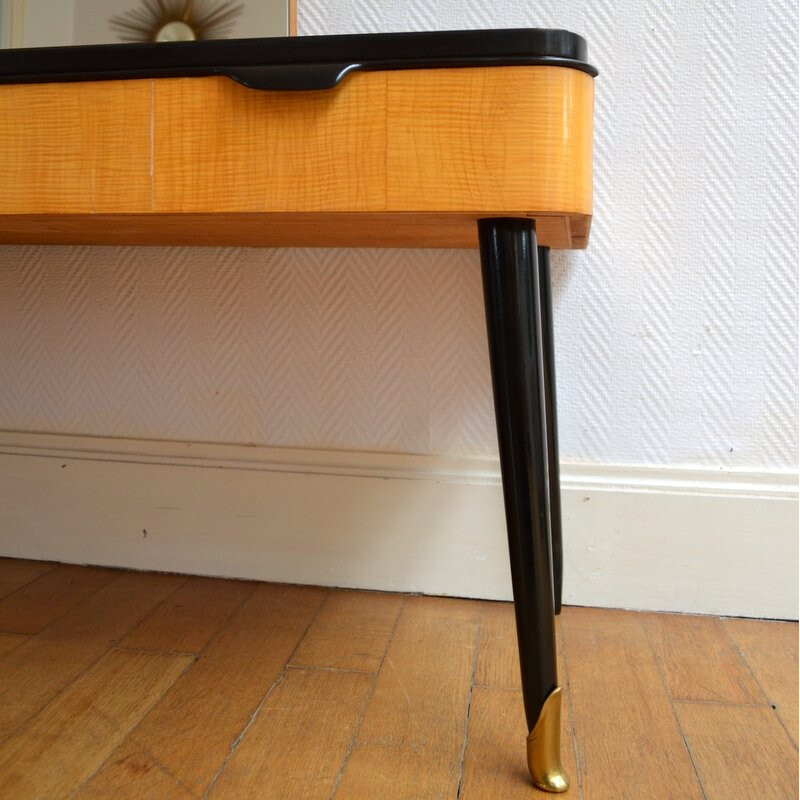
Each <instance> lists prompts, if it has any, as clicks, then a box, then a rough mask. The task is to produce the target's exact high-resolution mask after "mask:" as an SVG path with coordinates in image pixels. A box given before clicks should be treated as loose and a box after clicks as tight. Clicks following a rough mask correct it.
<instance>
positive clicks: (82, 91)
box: [0, 66, 593, 247]
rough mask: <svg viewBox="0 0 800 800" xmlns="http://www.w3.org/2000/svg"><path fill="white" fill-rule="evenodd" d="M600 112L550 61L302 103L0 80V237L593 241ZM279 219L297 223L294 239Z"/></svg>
mask: <svg viewBox="0 0 800 800" xmlns="http://www.w3.org/2000/svg"><path fill="white" fill-rule="evenodd" d="M592 104H593V81H592V78H591V76H589V75H587V74H585V73H583V72H580V71H578V70H574V69H570V68H566V67H542V66H527V67H526V66H517V67H492V68H486V67H483V68H472V67H466V68H457V69H456V68H442V69H428V70H396V71H387V72H363V73H355V74H352V75H349V76H347V77H346V78H345V79H344V80H343V81H342V83H341V84H340V85H339V86H338V87H336V88H335V89H331V90H325V91H309V92H277V91H256V90H252V89H247V88H245V87H243V86H241V85H239V84H237V83H235V82H234V81H232V80H230V79H228V78H223V77H207V78H162V79H158V80H124V81H105V82H103V81H99V82H87V83H77V84H42V85H16V86H3V87H0V184H2V185H4V186H10V187H11V189H10V190H9V191H7V192H4V194H3V196H2V197H1V198H0V242H9V243H11V242H15V243H22V242H48V243H53V242H65V243H77V242H79V241H83V242H86V241H90V242H91V241H98V242H104V243H112V244H122V243H134V241H132V240H131V235H132V233H133V231H132V229H131V226H133V228H135V229H137V230H138V238H137V239H135V243H138V244H142V243H146V244H157V243H163V244H181V243H184V244H185V243H187V242H186V241H185V237H186V235H187V234H188V235H190V236H191V234H192V227H191V226H192V225H193V227H194V232H195V233H199V232H201V231H202V230H203V229H207V230H206V232H205V235H204V240H203V241H202V242H199V243H204V244H234V243H236V244H245V245H281V244H283V245H286V244H292V245H328V246H369V245H378V246H380V245H383V246H411V245H416V246H455V245H458V246H474V245H475V234H474V227H475V225H474V223H475V219H477V218H478V217H481V216H494V215H499V214H504V215H511V216H525V215H528V216H535V217H536V218H537V219H541V220H542V225H543V226H544V228H545V229H546V230H543V231H542V234H543V236H542V237H541V240H542V242H543V243H544V244H549V245H551V246H558V247H583V246H585V244H586V236H587V234H588V227H589V222H590V215H591V159H592ZM329 213H334V214H339V215H341V214H345V215H348V216H346V217H338V218H337V219H336V220H335V221H334V222H333V223H330V222H326V221H325V216H326V215H327V214H329ZM384 213H388V214H390V215H392V216H393V217H394V219H389V220H385V221H382V220H381V215H382V214H384ZM162 214H166V215H172V216H173V217H175V216H177V217H180V216H181V215H191V216H192V220H191V222H190V223H189V226H190V227H187V226H186V225H185V224H182V223H181V222H179V221H177V220H176V219H174V218H173V219H172V220H168V219H164V218H162V217H161V215H162ZM271 214H290V215H294V216H296V217H297V218H298V222H297V223H296V224H295V225H294V226H293V227H291V230H290V234H291V235H289V234H286V233H283V234H282V233H281V229H283V228H284V227H286V226H287V225H289V226H291V223H290V222H289V221H287V220H285V219H283V220H280V219H274V220H271V219H270V218H269V215H271ZM362 214H364V215H368V216H366V217H363V218H362V217H361V215H362ZM3 215H5V216H3ZM238 215H256V223H257V227H256V230H255V232H254V231H253V230H249V229H248V224H249V223H248V221H247V220H244V223H243V221H242V219H241V218H240V217H239V216H238ZM350 215H352V216H350ZM397 215H405V221H404V222H402V225H403V226H404V228H405V232H404V233H403V235H401V236H395V235H394V234H393V229H394V228H395V227H396V225H397V222H398V221H399V217H398V216H397ZM428 215H438V216H444V217H450V216H451V215H452V217H453V218H454V223H453V224H452V225H451V224H450V223H449V222H448V220H447V219H445V220H442V219H440V218H437V219H434V220H429V219H428ZM61 217H64V218H65V219H67V221H66V222H64V224H63V225H62V224H61V223H60V222H59V219H60V218H61ZM126 217H128V218H130V220H132V221H131V222H130V223H128V224H126V222H125V218H126ZM215 217H216V218H217V220H218V223H219V224H217V225H216V226H215V225H214V224H213V223H211V222H210V220H211V219H213V218H215ZM554 220H555V221H554ZM273 223H274V224H273ZM175 224H177V225H178V226H179V227H180V229H181V232H178V233H175V232H174V230H173V226H174V225H175ZM242 224H244V228H245V230H241V227H242ZM83 225H86V226H87V228H86V231H85V232H83V234H82V233H81V231H82V226H83ZM120 225H121V226H122V230H120V231H118V230H117V228H118V227H119V226H120ZM259 225H260V226H261V227H265V228H266V229H267V233H265V234H262V235H261V236H260V237H259V236H258V233H257V230H258V226H259ZM373 226H375V227H377V232H374V233H373V232H371V231H370V229H371V228H372V227H373ZM65 227H66V229H65ZM440 228H441V231H442V233H441V235H440V233H439V230H440ZM199 235H200V236H201V237H202V236H203V234H202V233H199ZM232 236H233V237H234V241H231V240H230V239H231V237H232ZM88 237H96V239H95V238H88ZM209 237H211V241H208V239H209ZM237 237H239V238H237ZM281 237H282V238H281Z"/></svg>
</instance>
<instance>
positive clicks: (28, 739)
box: [0, 650, 192, 800]
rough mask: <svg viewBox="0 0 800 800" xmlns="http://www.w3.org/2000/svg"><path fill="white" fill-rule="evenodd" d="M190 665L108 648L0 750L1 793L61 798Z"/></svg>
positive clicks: (162, 656) (170, 658)
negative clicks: (86, 670) (105, 652)
mask: <svg viewBox="0 0 800 800" xmlns="http://www.w3.org/2000/svg"><path fill="white" fill-rule="evenodd" d="M191 660H192V659H191V656H186V655H165V654H162V653H131V652H124V651H119V650H112V651H111V652H110V653H108V654H107V655H106V656H104V657H103V658H102V659H100V661H98V662H97V663H96V664H95V665H94V666H93V667H92V668H91V669H90V670H89V671H88V672H87V673H86V674H84V675H82V676H81V677H80V678H79V679H78V680H77V681H75V683H74V684H72V686H70V687H69V688H68V689H66V690H65V691H64V692H62V694H61V695H59V697H58V698H57V699H55V700H54V701H53V702H52V703H50V704H49V705H48V706H47V707H46V708H45V709H43V710H42V711H41V712H40V713H39V714H37V715H36V716H35V717H34V718H33V719H32V720H30V722H28V723H26V724H25V725H24V726H23V727H22V728H21V729H20V730H19V731H17V732H16V733H15V734H14V735H13V736H12V737H10V738H9V739H8V740H7V741H5V742H4V743H3V744H2V745H0V796H2V797H14V798H17V800H24V799H25V798H32V799H33V798H44V797H53V798H55V797H64V796H66V795H67V794H68V793H69V792H70V791H72V790H73V789H74V787H75V786H77V785H79V784H80V783H81V782H82V781H83V780H85V779H86V778H88V777H89V776H90V775H91V774H92V772H93V771H94V770H95V769H96V768H97V767H98V766H99V765H100V764H101V763H102V762H103V760H104V759H105V758H106V757H107V756H108V754H109V753H110V752H111V751H113V750H114V748H115V747H116V746H117V745H118V744H119V743H120V742H121V741H122V740H123V739H124V738H125V735H126V734H127V733H128V731H129V730H130V729H131V728H132V727H133V726H134V725H135V724H136V722H137V721H138V720H139V719H140V718H141V716H142V715H143V714H144V713H145V712H146V711H147V709H148V708H149V707H150V706H151V705H152V704H153V703H154V702H155V701H156V700H157V699H158V698H159V697H160V696H161V695H162V694H163V693H164V691H165V690H166V689H167V687H168V686H169V685H170V684H172V683H173V682H174V681H175V679H176V678H177V677H178V676H179V675H180V674H181V672H183V670H184V669H186V667H187V666H188V664H189V663H190V662H191Z"/></svg>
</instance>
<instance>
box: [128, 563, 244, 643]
mask: <svg viewBox="0 0 800 800" xmlns="http://www.w3.org/2000/svg"><path fill="white" fill-rule="evenodd" d="M255 588H256V584H255V583H253V582H252V581H225V580H219V579H215V578H190V579H189V580H188V581H186V583H184V584H183V586H181V587H180V588H179V589H178V590H177V591H175V592H174V593H173V594H172V595H170V596H169V597H168V598H167V599H166V600H165V601H164V602H163V603H162V604H161V605H160V606H159V607H158V608H157V609H155V611H153V612H152V613H151V614H148V615H147V617H145V619H143V620H142V621H141V622H140V623H139V624H138V625H137V626H136V627H135V628H134V629H133V630H132V631H131V632H130V633H129V634H128V635H127V636H125V638H124V639H123V640H122V642H121V644H122V645H123V646H124V647H131V648H139V649H142V650H179V651H183V652H190V653H199V652H200V651H201V650H202V649H203V648H204V647H205V646H206V644H207V643H208V640H209V639H210V638H211V637H212V636H213V635H214V634H215V633H216V632H217V631H218V630H219V629H220V628H222V627H223V625H224V624H225V623H226V622H227V620H228V617H230V615H231V614H232V613H233V612H234V611H236V609H237V608H238V607H239V606H240V605H241V604H242V603H243V602H244V601H245V600H246V599H247V598H248V597H249V596H250V595H251V594H252V593H253V592H254V591H255Z"/></svg>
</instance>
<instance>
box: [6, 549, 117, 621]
mask: <svg viewBox="0 0 800 800" xmlns="http://www.w3.org/2000/svg"><path fill="white" fill-rule="evenodd" d="M118 575H119V572H117V571H115V570H111V569H101V568H100V567H78V566H73V565H70V564H61V565H60V566H58V567H56V568H55V569H54V570H51V571H48V572H47V573H45V574H44V575H42V576H41V577H39V578H37V579H36V580H34V581H32V582H31V583H29V584H27V586H23V587H22V588H21V589H19V590H18V591H16V592H14V593H13V594H11V595H9V596H8V597H5V598H3V600H0V631H3V632H4V633H38V632H39V631H40V630H42V628H45V627H46V626H47V625H49V624H50V623H51V622H53V620H56V619H58V618H59V617H61V616H62V615H64V614H65V613H66V612H67V611H69V610H70V609H71V608H74V607H75V606H76V605H78V603H80V602H81V601H82V600H84V599H85V598H87V597H88V596H89V595H90V594H93V593H94V592H96V591H97V590H98V589H101V588H102V587H103V586H105V585H106V584H108V583H110V582H111V581H112V580H113V579H114V578H115V577H117V576H118Z"/></svg>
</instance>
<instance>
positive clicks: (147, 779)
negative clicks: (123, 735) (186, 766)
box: [71, 740, 195, 800]
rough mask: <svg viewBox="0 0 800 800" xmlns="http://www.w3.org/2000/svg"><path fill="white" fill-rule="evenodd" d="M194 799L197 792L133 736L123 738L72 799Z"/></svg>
mask: <svg viewBox="0 0 800 800" xmlns="http://www.w3.org/2000/svg"><path fill="white" fill-rule="evenodd" d="M111 797H113V798H114V800H167V799H168V800H194V797H195V796H194V795H193V794H192V793H191V792H190V791H189V790H188V789H187V788H186V787H184V786H181V784H180V782H179V781H178V780H177V779H176V778H173V777H172V776H171V775H169V774H168V773H167V772H166V771H165V770H164V769H162V767H161V766H160V765H159V764H157V763H156V762H155V761H154V760H153V758H152V756H151V755H150V754H149V753H148V752H147V751H145V750H144V749H142V748H141V747H138V746H137V745H136V744H134V743H133V742H131V741H130V740H126V741H125V742H123V743H122V744H121V745H120V746H119V747H118V748H117V749H116V750H115V751H114V752H113V753H112V754H111V755H110V756H109V757H108V758H107V759H106V760H105V762H104V763H103V766H102V768H101V769H100V770H98V771H97V772H96V773H95V774H94V775H93V776H92V777H91V778H90V779H89V780H88V781H86V783H84V784H83V786H81V787H80V788H79V789H78V790H77V791H76V793H75V794H74V795H71V800H108V798H111Z"/></svg>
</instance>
